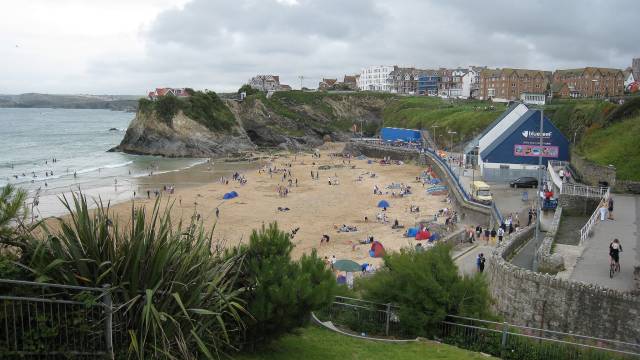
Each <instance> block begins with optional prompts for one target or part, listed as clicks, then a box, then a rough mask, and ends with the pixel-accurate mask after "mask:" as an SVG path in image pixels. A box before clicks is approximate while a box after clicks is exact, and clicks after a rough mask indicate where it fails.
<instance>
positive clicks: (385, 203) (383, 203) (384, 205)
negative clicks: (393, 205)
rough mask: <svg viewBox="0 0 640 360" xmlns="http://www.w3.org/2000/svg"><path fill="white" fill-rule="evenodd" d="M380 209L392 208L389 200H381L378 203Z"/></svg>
mask: <svg viewBox="0 0 640 360" xmlns="http://www.w3.org/2000/svg"><path fill="white" fill-rule="evenodd" d="M378 207H379V208H388V207H390V205H389V202H388V201H387V200H380V202H378Z"/></svg>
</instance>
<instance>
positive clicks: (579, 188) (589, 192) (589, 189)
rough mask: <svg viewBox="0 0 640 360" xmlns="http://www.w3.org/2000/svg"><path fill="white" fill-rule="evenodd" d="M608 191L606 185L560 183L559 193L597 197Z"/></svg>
mask: <svg viewBox="0 0 640 360" xmlns="http://www.w3.org/2000/svg"><path fill="white" fill-rule="evenodd" d="M608 192H609V188H608V187H606V188H605V187H597V186H588V185H582V184H574V183H564V184H563V185H562V191H561V194H563V195H575V196H584V197H593V198H599V197H603V196H604V195H605V194H606V193H608Z"/></svg>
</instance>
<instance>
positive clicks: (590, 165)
mask: <svg viewBox="0 0 640 360" xmlns="http://www.w3.org/2000/svg"><path fill="white" fill-rule="evenodd" d="M571 166H572V167H573V168H574V169H575V170H576V171H577V172H578V175H579V176H580V180H581V182H582V183H585V184H587V185H591V186H598V183H599V182H601V181H606V182H607V183H609V186H611V187H612V188H613V187H615V185H616V168H615V167H613V166H602V165H598V164H596V163H594V162H593V161H590V160H587V159H585V158H584V157H582V156H580V155H579V154H578V153H576V152H575V151H574V150H572V151H571Z"/></svg>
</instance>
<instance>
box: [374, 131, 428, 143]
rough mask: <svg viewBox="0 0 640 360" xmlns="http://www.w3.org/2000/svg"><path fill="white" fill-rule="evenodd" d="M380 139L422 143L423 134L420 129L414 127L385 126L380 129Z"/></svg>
mask: <svg viewBox="0 0 640 360" xmlns="http://www.w3.org/2000/svg"><path fill="white" fill-rule="evenodd" d="M380 139H382V140H384V141H398V140H401V141H405V142H413V143H420V142H421V141H422V134H421V133H420V130H412V129H400V128H390V127H385V128H382V130H380Z"/></svg>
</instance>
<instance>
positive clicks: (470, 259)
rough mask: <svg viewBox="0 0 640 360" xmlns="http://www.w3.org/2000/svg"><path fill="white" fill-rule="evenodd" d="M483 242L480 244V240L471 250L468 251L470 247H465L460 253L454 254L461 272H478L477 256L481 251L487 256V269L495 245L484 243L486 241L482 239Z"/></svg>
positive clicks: (485, 266) (467, 273) (463, 273)
mask: <svg viewBox="0 0 640 360" xmlns="http://www.w3.org/2000/svg"><path fill="white" fill-rule="evenodd" d="M481 243H482V244H478V242H476V243H475V244H476V245H474V246H475V247H474V248H473V249H472V250H470V251H467V250H469V249H465V250H463V251H461V252H460V253H458V254H456V253H454V254H453V258H454V259H455V262H456V265H458V271H459V272H460V274H462V275H473V274H475V273H477V272H478V268H477V266H476V258H477V257H478V254H480V253H484V256H485V257H486V258H487V262H486V263H485V265H484V268H485V270H486V269H487V266H488V265H489V259H490V258H491V256H490V255H491V252H492V251H493V247H492V246H486V245H484V241H481ZM465 251H467V252H465Z"/></svg>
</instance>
